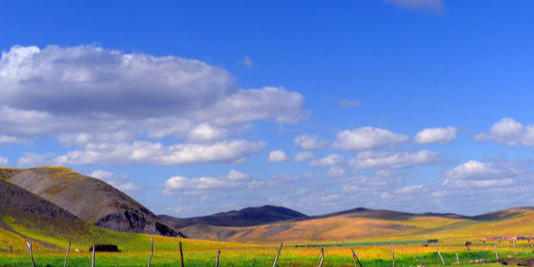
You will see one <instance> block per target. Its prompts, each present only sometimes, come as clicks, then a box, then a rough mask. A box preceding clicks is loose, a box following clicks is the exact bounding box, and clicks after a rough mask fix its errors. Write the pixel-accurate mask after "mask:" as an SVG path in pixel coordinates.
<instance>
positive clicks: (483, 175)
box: [445, 160, 518, 179]
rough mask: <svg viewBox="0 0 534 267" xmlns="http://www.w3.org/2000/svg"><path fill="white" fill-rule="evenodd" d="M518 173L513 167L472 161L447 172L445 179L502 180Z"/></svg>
mask: <svg viewBox="0 0 534 267" xmlns="http://www.w3.org/2000/svg"><path fill="white" fill-rule="evenodd" d="M517 173H518V170H516V169H515V168H514V167H513V166H507V165H504V166H503V165H501V166H499V165H497V164H496V163H493V162H480V161H475V160H470V161H468V162H466V163H464V164H461V165H458V166H456V167H455V168H454V169H452V170H450V171H447V172H446V173H445V177H446V178H448V179H487V178H502V177H504V176H510V175H515V174H517Z"/></svg>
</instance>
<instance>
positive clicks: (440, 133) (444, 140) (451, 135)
mask: <svg viewBox="0 0 534 267" xmlns="http://www.w3.org/2000/svg"><path fill="white" fill-rule="evenodd" d="M457 134H458V130H457V129H456V128H454V127H451V126H448V127H446V128H426V129H423V130H421V131H419V132H418V133H417V134H416V135H415V138H414V140H415V142H416V143H418V144H429V143H440V144H448V143H450V142H451V141H452V140H454V139H455V138H456V136H457Z"/></svg>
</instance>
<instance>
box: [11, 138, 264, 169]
mask: <svg viewBox="0 0 534 267" xmlns="http://www.w3.org/2000/svg"><path fill="white" fill-rule="evenodd" d="M264 148H265V143H263V142H250V141H246V140H231V141H222V142H218V143H214V144H207V145H204V144H176V145H171V146H165V145H163V144H161V143H153V142H147V141H136V142H133V143H118V144H115V143H113V144H111V143H96V144H93V143H90V144H87V145H85V147H84V149H83V150H74V151H69V152H67V153H65V154H63V155H59V156H53V157H51V156H50V155H36V154H26V155H25V156H24V157H22V158H20V159H19V165H23V166H28V165H30V164H33V163H32V162H37V161H41V163H42V161H44V162H47V163H49V164H54V165H85V164H134V163H138V164H155V165H181V164H198V163H216V162H219V163H221V162H234V161H238V160H241V159H243V158H246V157H248V156H250V155H252V154H257V153H260V152H261V151H263V150H264ZM30 166H31V165H30Z"/></svg>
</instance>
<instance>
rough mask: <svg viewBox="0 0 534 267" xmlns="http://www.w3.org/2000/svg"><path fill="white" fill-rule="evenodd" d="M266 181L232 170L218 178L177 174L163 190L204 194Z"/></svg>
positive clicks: (244, 187) (176, 192) (249, 186)
mask: <svg viewBox="0 0 534 267" xmlns="http://www.w3.org/2000/svg"><path fill="white" fill-rule="evenodd" d="M263 184H264V183H263V182H262V181H260V180H257V179H252V178H251V177H250V176H249V175H248V174H246V173H242V172H239V171H236V170H231V171H230V172H229V173H228V174H227V175H224V176H220V177H218V178H213V177H200V178H186V177H182V176H176V177H172V178H169V179H168V180H167V181H165V183H164V184H163V188H164V190H163V192H164V193H165V194H167V195H175V194H203V193H209V192H216V191H224V190H228V189H234V190H236V189H255V188H258V187H260V186H262V185H263Z"/></svg>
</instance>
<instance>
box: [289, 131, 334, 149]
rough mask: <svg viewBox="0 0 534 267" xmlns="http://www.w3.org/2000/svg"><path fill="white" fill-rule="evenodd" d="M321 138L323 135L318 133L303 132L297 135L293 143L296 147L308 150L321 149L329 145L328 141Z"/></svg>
mask: <svg viewBox="0 0 534 267" xmlns="http://www.w3.org/2000/svg"><path fill="white" fill-rule="evenodd" d="M320 139H321V137H319V136H317V135H307V134H303V135H299V136H297V137H295V139H294V140H293V143H294V144H295V146H296V147H299V148H301V149H306V150H314V149H321V148H324V147H326V146H328V143H329V142H328V141H326V140H320Z"/></svg>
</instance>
